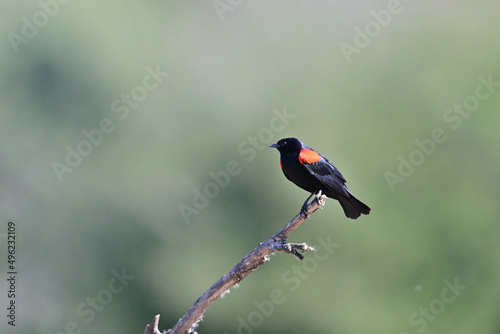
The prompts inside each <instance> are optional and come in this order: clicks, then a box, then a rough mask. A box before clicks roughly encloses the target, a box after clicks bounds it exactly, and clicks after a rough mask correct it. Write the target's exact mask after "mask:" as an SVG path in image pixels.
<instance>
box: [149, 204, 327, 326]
mask: <svg viewBox="0 0 500 334" xmlns="http://www.w3.org/2000/svg"><path fill="white" fill-rule="evenodd" d="M325 200H326V196H324V195H320V196H319V197H316V198H315V199H314V200H313V201H312V202H311V203H310V204H308V205H307V207H306V210H305V211H306V212H305V213H303V212H302V211H301V212H299V213H298V214H297V215H296V216H295V217H294V218H293V219H292V220H290V222H288V224H286V225H285V226H284V227H283V228H282V229H281V230H279V231H278V232H277V233H275V234H274V235H273V236H272V237H270V238H269V239H267V240H265V241H264V242H261V243H260V244H259V245H258V246H257V247H255V248H254V249H253V250H252V251H251V252H250V253H248V254H247V255H246V256H245V257H244V258H243V259H241V261H240V262H238V263H237V264H236V265H235V266H234V267H233V269H231V271H230V272H229V273H227V274H226V275H224V276H222V277H221V278H220V279H219V280H218V281H217V282H216V283H215V284H214V285H212V286H211V287H210V289H208V290H207V291H205V293H204V294H203V295H201V297H200V298H198V300H196V302H195V303H194V304H193V306H191V308H190V309H189V310H188V311H187V313H186V314H185V315H184V316H183V317H182V318H181V319H179V321H178V322H177V324H176V325H175V326H174V327H173V328H172V329H169V330H168V331H167V332H164V334H186V333H192V334H194V333H195V332H194V328H195V327H196V326H197V324H198V322H199V321H200V320H201V317H202V316H203V314H204V313H205V311H206V310H207V309H208V307H209V306H210V305H211V304H212V303H213V302H214V301H215V300H216V299H217V298H219V297H220V296H221V295H222V294H223V293H224V292H225V291H227V290H228V289H229V288H231V287H232V286H234V285H236V284H238V283H239V282H241V281H242V280H243V279H244V278H245V277H247V276H248V275H250V274H251V273H252V272H253V271H254V270H255V269H257V268H258V267H260V266H261V265H263V264H264V263H266V262H268V261H269V254H271V253H276V252H285V253H289V254H293V255H295V256H296V257H297V258H299V259H300V260H302V259H303V258H304V256H303V255H302V254H301V253H302V252H305V251H314V249H313V248H312V247H310V246H308V245H307V244H305V243H300V244H295V243H287V242H286V241H287V239H288V237H289V236H290V234H291V233H292V232H293V231H295V230H296V229H297V228H298V227H299V226H300V225H301V224H302V223H303V222H304V221H305V220H306V219H307V218H309V216H310V215H312V214H313V213H314V212H316V210H318V209H319V208H320V207H322V206H323V205H324V204H325ZM159 318H160V315H156V316H155V318H154V319H153V321H152V322H151V324H149V325H147V326H146V331H145V332H144V334H161V333H160V331H159V330H158V321H159Z"/></svg>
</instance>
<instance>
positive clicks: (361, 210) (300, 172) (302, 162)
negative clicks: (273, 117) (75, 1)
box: [269, 138, 370, 219]
mask: <svg viewBox="0 0 500 334" xmlns="http://www.w3.org/2000/svg"><path fill="white" fill-rule="evenodd" d="M269 147H274V148H277V149H278V151H279V152H280V155H281V159H280V166H281V169H282V170H283V174H285V176H286V178H287V179H289V180H290V181H292V182H293V183H295V184H296V185H298V186H299V187H301V188H302V189H304V190H307V191H308V192H310V193H312V194H311V196H312V195H313V194H317V193H318V192H319V191H321V192H322V193H323V194H324V195H326V196H327V197H330V198H333V199H336V200H338V201H339V202H340V205H341V206H342V209H344V213H345V215H346V216H347V217H349V218H352V219H356V218H358V217H359V216H360V215H361V214H364V215H367V214H369V213H370V208H369V207H368V206H367V205H366V204H364V203H362V202H361V201H360V200H358V199H357V198H356V197H354V196H353V194H351V192H350V191H349V189H347V186H346V185H345V182H346V180H345V179H344V177H343V176H342V174H340V172H339V171H338V169H337V168H335V166H334V165H332V163H331V162H330V161H328V160H327V159H326V158H325V157H324V156H322V155H321V154H319V153H318V152H316V151H315V150H313V149H312V148H310V147H308V146H306V145H305V144H304V143H302V142H301V141H300V140H299V139H297V138H283V139H281V140H279V141H278V142H277V143H274V144H272V145H269ZM311 196H309V198H311ZM309 198H308V199H307V200H306V202H304V206H303V207H302V208H303V211H304V208H305V206H306V205H307V201H308V200H309Z"/></svg>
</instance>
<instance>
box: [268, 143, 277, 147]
mask: <svg viewBox="0 0 500 334" xmlns="http://www.w3.org/2000/svg"><path fill="white" fill-rule="evenodd" d="M269 147H274V148H278V147H280V146H279V145H278V143H274V144H271V145H269Z"/></svg>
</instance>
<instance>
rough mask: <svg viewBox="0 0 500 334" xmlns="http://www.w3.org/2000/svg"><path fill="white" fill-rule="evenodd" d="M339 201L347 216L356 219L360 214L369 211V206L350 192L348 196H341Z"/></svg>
mask: <svg viewBox="0 0 500 334" xmlns="http://www.w3.org/2000/svg"><path fill="white" fill-rule="evenodd" d="M339 202H340V205H342V209H344V213H345V215H346V216H347V217H348V218H352V219H356V218H358V217H359V216H361V214H364V215H367V214H369V213H370V208H369V207H368V206H367V205H366V204H364V203H363V202H361V201H360V200H359V199H357V198H356V197H354V196H353V195H352V194H350V193H349V197H347V196H345V197H341V198H340V199H339Z"/></svg>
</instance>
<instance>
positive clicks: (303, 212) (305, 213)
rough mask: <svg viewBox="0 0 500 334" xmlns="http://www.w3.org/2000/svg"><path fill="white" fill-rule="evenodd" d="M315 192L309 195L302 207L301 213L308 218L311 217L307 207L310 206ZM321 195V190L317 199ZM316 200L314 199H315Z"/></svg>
mask: <svg viewBox="0 0 500 334" xmlns="http://www.w3.org/2000/svg"><path fill="white" fill-rule="evenodd" d="M313 195H315V193H312V194H311V195H309V197H308V198H307V199H306V200H305V201H304V204H302V208H301V209H300V213H301V214H303V215H304V216H305V217H306V218H309V213H308V212H307V207H308V206H309V204H310V203H309V200H310V199H311V197H313ZM320 197H321V190H320V191H319V192H318V193H317V194H316V199H318V198H320ZM313 201H314V200H313Z"/></svg>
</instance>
